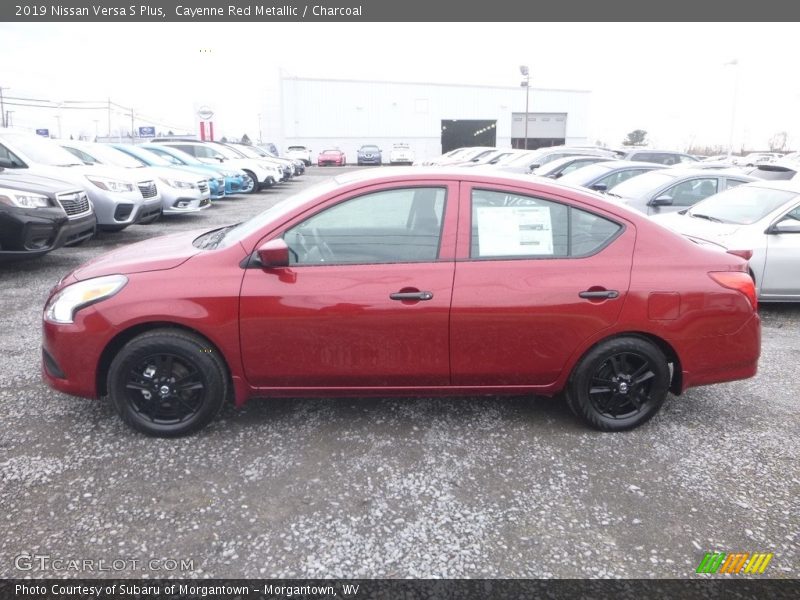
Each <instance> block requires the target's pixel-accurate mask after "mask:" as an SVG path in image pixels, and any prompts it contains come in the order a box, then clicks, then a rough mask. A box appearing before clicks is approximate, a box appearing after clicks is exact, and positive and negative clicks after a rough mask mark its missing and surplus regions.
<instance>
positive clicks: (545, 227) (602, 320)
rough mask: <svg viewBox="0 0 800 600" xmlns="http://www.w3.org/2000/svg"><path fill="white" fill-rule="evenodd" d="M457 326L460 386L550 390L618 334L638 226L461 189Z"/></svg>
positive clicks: (509, 192)
mask: <svg viewBox="0 0 800 600" xmlns="http://www.w3.org/2000/svg"><path fill="white" fill-rule="evenodd" d="M460 215H461V217H460V220H459V237H458V250H457V260H456V269H455V282H454V286H453V303H452V308H451V317H450V340H451V348H452V350H451V370H452V382H453V385H463V386H483V385H485V386H497V385H544V384H548V383H551V382H553V381H554V380H555V379H556V378H557V377H558V376H559V374H560V373H561V371H562V369H563V368H564V365H565V363H566V361H567V359H568V358H569V357H570V356H571V355H572V353H573V352H574V351H575V350H576V348H577V347H578V346H579V345H580V344H581V343H582V342H584V341H585V340H586V339H587V338H589V337H591V336H593V335H595V334H597V333H598V332H600V331H602V330H604V329H606V328H608V327H610V326H611V325H613V324H614V323H615V322H616V321H617V319H618V317H619V314H620V310H621V308H622V305H623V302H624V300H625V297H626V294H627V291H628V286H629V283H630V270H631V262H632V256H633V248H634V241H635V231H634V227H633V225H632V224H630V223H626V222H624V221H620V220H615V219H612V218H610V216H609V215H607V214H602V212H601V211H590V210H585V209H583V208H581V207H580V206H579V205H572V204H571V203H570V202H569V201H567V200H565V199H563V198H559V197H545V196H533V195H531V192H530V191H529V190H522V189H515V188H511V187H504V186H482V185H474V184H466V183H464V184H462V192H461V210H460Z"/></svg>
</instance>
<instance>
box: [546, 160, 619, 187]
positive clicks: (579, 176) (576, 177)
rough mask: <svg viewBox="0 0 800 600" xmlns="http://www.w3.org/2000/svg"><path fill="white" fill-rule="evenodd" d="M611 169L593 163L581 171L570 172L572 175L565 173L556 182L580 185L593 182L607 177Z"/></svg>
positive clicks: (605, 165)
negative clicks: (604, 176)
mask: <svg viewBox="0 0 800 600" xmlns="http://www.w3.org/2000/svg"><path fill="white" fill-rule="evenodd" d="M611 169H612V167H609V166H608V165H607V164H606V163H594V164H593V165H588V166H586V167H583V168H582V169H577V170H576V171H572V173H567V174H566V175H564V176H562V177H561V178H560V179H559V180H558V182H559V183H571V184H573V185H582V184H584V183H586V182H588V181H594V180H595V179H598V178H600V177H602V176H603V175H607V174H608V173H609V171H611Z"/></svg>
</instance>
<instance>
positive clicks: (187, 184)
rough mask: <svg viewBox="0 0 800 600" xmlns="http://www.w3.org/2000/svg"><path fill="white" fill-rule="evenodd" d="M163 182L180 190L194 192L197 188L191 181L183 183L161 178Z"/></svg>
mask: <svg viewBox="0 0 800 600" xmlns="http://www.w3.org/2000/svg"><path fill="white" fill-rule="evenodd" d="M159 179H161V181H163V182H164V183H166V184H167V185H168V186H169V187H174V188H178V189H180V190H192V189H194V188H196V187H197V186H196V185H195V184H194V183H193V182H191V181H183V180H181V179H167V178H166V177H159Z"/></svg>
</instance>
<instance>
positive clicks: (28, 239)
mask: <svg viewBox="0 0 800 600" xmlns="http://www.w3.org/2000/svg"><path fill="white" fill-rule="evenodd" d="M92 217H94V215H92ZM66 223H67V216H66V215H65V214H64V211H63V210H61V209H60V208H18V207H6V206H2V208H0V260H14V259H17V258H31V257H34V256H41V255H42V254H46V253H47V252H50V251H51V250H55V249H56V248H58V247H59V246H60V245H63V241H60V239H59V236H60V232H61V230H62V229H63V228H64V226H65V225H66Z"/></svg>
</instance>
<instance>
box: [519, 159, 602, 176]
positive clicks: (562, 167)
mask: <svg viewBox="0 0 800 600" xmlns="http://www.w3.org/2000/svg"><path fill="white" fill-rule="evenodd" d="M609 160H614V159H613V158H609V157H607V156H582V155H578V156H565V157H563V158H557V159H555V160H551V161H550V162H548V163H546V164H544V165H542V166H541V167H537V168H535V169H534V170H533V174H534V175H539V176H540V177H549V178H550V179H558V178H559V177H561V176H563V175H566V174H567V173H572V171H577V170H578V169H582V168H583V167H586V166H589V165H593V164H594V163H598V162H607V161H609Z"/></svg>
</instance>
